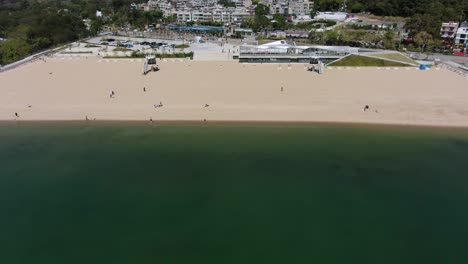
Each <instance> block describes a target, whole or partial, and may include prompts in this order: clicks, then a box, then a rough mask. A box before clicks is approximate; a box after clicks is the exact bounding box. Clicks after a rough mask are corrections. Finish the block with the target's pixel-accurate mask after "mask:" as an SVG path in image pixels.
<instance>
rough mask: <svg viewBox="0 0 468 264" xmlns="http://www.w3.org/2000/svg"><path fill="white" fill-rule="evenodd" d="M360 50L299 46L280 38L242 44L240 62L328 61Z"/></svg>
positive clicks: (338, 47) (343, 47) (342, 47)
mask: <svg viewBox="0 0 468 264" xmlns="http://www.w3.org/2000/svg"><path fill="white" fill-rule="evenodd" d="M359 52H360V49H359V48H353V47H348V46H318V45H317V46H298V45H296V43H294V42H291V41H286V40H279V41H274V42H271V43H266V44H262V45H241V46H240V50H239V62H252V63H317V62H318V61H321V62H324V63H327V62H332V61H335V60H338V59H341V58H343V57H344V56H346V55H349V54H357V53H359Z"/></svg>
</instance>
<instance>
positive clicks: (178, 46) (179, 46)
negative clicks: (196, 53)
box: [175, 44, 190, 49]
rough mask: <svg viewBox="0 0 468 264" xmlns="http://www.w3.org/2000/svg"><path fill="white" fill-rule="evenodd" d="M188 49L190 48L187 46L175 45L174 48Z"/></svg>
mask: <svg viewBox="0 0 468 264" xmlns="http://www.w3.org/2000/svg"><path fill="white" fill-rule="evenodd" d="M188 47H190V46H189V45H187V44H180V45H176V46H175V48H176V49H186V48H188Z"/></svg>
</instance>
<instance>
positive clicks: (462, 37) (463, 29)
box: [455, 21, 468, 45]
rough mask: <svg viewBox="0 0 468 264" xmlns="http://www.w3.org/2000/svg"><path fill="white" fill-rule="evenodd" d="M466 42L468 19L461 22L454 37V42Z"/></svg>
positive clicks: (467, 40) (467, 37)
mask: <svg viewBox="0 0 468 264" xmlns="http://www.w3.org/2000/svg"><path fill="white" fill-rule="evenodd" d="M466 43H468V21H465V22H462V23H461V25H460V27H459V28H458V30H457V36H456V37H455V44H464V45H466Z"/></svg>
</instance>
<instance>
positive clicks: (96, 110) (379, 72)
mask: <svg viewBox="0 0 468 264" xmlns="http://www.w3.org/2000/svg"><path fill="white" fill-rule="evenodd" d="M158 63H159V65H160V68H161V70H160V71H159V72H151V73H149V74H147V75H142V69H143V60H138V59H135V60H133V59H122V60H105V59H98V58H88V59H85V58H81V59H68V58H66V59H61V58H52V59H47V61H46V62H44V61H36V62H33V63H30V64H27V65H24V66H21V67H19V68H16V69H14V70H10V71H6V72H3V73H0V94H1V96H0V120H15V119H17V120H85V118H86V116H87V117H88V118H89V119H90V120H94V119H96V120H149V119H150V118H152V119H153V120H154V121H158V120H180V121H185V120H187V121H189V120H190V121H203V120H204V119H206V120H207V121H292V122H297V121H301V122H302V121H304V122H358V123H376V124H401V125H433V126H462V127H468V78H466V77H462V76H460V75H458V74H455V73H453V72H451V71H449V70H447V69H431V70H427V71H420V70H417V69H415V68H381V69H379V68H353V69H351V68H330V69H326V70H325V73H324V74H323V75H318V74H315V73H311V72H308V71H306V70H305V68H304V65H302V64H293V65H291V66H288V65H287V64H241V63H238V62H234V61H231V62H230V61H212V62H209V61H186V60H178V59H167V60H163V61H159V60H158ZM143 87H145V89H146V92H145V91H144V90H143ZM281 87H283V91H281ZM112 91H114V93H115V95H114V98H111V97H110V93H111V92H112ZM160 103H162V105H163V106H162V107H155V105H156V106H157V105H159V104H160ZM365 105H368V106H369V110H367V111H364V110H363V109H364V106H365ZM15 113H18V115H19V118H16V117H15Z"/></svg>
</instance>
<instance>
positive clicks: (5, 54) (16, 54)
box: [0, 39, 31, 64]
mask: <svg viewBox="0 0 468 264" xmlns="http://www.w3.org/2000/svg"><path fill="white" fill-rule="evenodd" d="M30 51H31V46H30V45H29V44H28V43H27V42H26V41H24V40H21V39H10V40H7V41H4V42H2V43H1V44H0V55H1V57H2V63H5V64H8V63H12V62H14V61H17V60H19V59H21V58H23V57H25V56H27V55H28V54H29V52H30Z"/></svg>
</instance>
